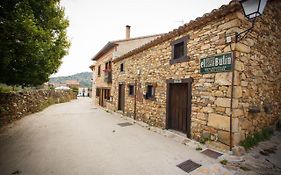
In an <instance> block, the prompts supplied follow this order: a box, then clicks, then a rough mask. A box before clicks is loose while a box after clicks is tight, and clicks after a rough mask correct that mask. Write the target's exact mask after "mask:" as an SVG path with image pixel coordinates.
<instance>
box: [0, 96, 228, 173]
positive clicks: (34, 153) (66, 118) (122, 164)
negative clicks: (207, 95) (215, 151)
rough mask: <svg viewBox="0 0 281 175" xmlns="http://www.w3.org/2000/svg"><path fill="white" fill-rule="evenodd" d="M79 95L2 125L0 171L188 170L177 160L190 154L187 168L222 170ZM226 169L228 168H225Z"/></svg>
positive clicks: (196, 171) (206, 158) (182, 159)
mask: <svg viewBox="0 0 281 175" xmlns="http://www.w3.org/2000/svg"><path fill="white" fill-rule="evenodd" d="M124 122H126V120H124V119H122V118H120V116H119V114H111V113H108V112H106V111H104V110H102V109H99V108H96V107H94V105H93V103H92V101H91V99H89V98H80V99H78V100H73V101H71V102H69V103H63V104H57V105H53V106H51V107H49V108H47V109H45V110H44V111H42V112H39V113H36V114H33V115H30V116H26V117H24V118H23V119H21V120H19V121H16V122H14V123H13V124H10V125H8V126H7V127H4V128H2V130H1V132H0V171H1V173H0V174H1V175H10V174H26V175H33V174H34V175H41V174H42V175H43V174H44V175H45V174H67V175H71V174H81V175H87V174H91V175H93V174H97V175H102V174H114V175H117V174H120V175H121V174H122V175H125V174H134V175H138V174H139V175H143V174H146V175H148V174H153V175H158V174H159V175H160V174H161V175H166V174H167V175H168V174H169V175H170V174H179V175H181V174H182V175H184V174H188V173H186V172H184V171H183V170H181V169H180V168H178V167H177V166H176V165H178V164H180V163H182V162H184V161H186V160H188V159H192V160H193V161H195V162H197V163H200V164H202V166H201V167H200V168H198V169H196V170H195V171H192V173H191V174H204V172H206V171H210V173H211V172H212V171H214V172H217V173H219V174H223V173H224V172H227V170H226V169H224V168H223V167H222V166H221V165H220V163H219V161H218V160H215V159H212V158H209V157H207V156H205V155H203V154H201V153H199V152H198V151H196V150H194V148H193V149H191V148H189V147H187V146H185V145H183V144H181V143H178V142H175V141H174V140H172V139H170V138H168V137H164V136H162V135H160V134H157V133H154V132H152V131H149V130H147V129H145V128H143V127H141V126H139V125H137V124H134V125H131V126H127V127H120V126H119V125H118V123H124ZM227 174H229V173H227Z"/></svg>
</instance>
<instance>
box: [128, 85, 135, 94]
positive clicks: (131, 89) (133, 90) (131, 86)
mask: <svg viewBox="0 0 281 175" xmlns="http://www.w3.org/2000/svg"><path fill="white" fill-rule="evenodd" d="M128 87H129V95H135V86H134V85H131V84H130V85H129V86H128Z"/></svg>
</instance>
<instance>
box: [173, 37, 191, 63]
mask: <svg viewBox="0 0 281 175" xmlns="http://www.w3.org/2000/svg"><path fill="white" fill-rule="evenodd" d="M187 40H188V37H187V36H186V37H183V38H180V39H178V40H175V41H173V42H172V43H171V46H172V58H171V60H170V64H175V63H181V62H184V61H187V60H188V56H187Z"/></svg>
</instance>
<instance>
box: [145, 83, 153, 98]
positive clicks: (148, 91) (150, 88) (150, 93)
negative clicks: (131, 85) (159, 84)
mask: <svg viewBox="0 0 281 175" xmlns="http://www.w3.org/2000/svg"><path fill="white" fill-rule="evenodd" d="M154 96H155V87H154V86H153V85H147V87H146V98H154Z"/></svg>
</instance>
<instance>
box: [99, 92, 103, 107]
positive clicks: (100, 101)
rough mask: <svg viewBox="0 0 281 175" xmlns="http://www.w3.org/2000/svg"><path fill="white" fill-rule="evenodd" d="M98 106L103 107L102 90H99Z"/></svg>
mask: <svg viewBox="0 0 281 175" xmlns="http://www.w3.org/2000/svg"><path fill="white" fill-rule="evenodd" d="M99 105H100V106H103V89H101V88H100V89H99Z"/></svg>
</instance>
